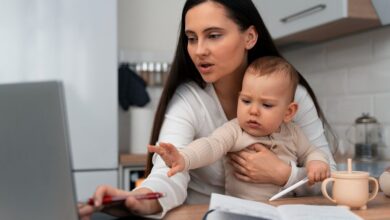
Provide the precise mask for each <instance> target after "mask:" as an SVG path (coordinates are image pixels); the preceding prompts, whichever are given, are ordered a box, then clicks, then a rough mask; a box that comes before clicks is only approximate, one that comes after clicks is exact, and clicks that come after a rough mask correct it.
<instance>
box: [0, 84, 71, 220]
mask: <svg viewBox="0 0 390 220" xmlns="http://www.w3.org/2000/svg"><path fill="white" fill-rule="evenodd" d="M65 109H66V108H65V100H64V92H63V86H62V84H61V82H57V81H50V82H31V83H16V84H2V85H0V219H15V220H24V219H40V220H53V219H58V220H75V219H78V215H77V203H76V195H75V187H74V181H73V175H72V166H71V164H72V163H71V159H70V156H71V154H70V146H69V144H70V141H69V135H68V126H67V117H66V112H65Z"/></svg>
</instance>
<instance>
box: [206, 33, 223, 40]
mask: <svg viewBox="0 0 390 220" xmlns="http://www.w3.org/2000/svg"><path fill="white" fill-rule="evenodd" d="M221 36H222V35H221V34H210V35H209V38H210V39H218V38H220V37H221Z"/></svg>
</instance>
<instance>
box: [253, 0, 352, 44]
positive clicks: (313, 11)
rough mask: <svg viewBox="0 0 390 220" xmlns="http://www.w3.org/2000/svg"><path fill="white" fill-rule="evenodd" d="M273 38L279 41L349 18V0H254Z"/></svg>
mask: <svg viewBox="0 0 390 220" xmlns="http://www.w3.org/2000/svg"><path fill="white" fill-rule="evenodd" d="M253 2H254V4H255V5H256V7H257V9H258V10H259V12H260V15H261V17H262V18H263V20H264V22H265V24H266V26H267V28H268V30H269V31H270V34H271V36H272V37H273V38H274V39H279V38H282V37H285V36H288V35H291V34H294V33H297V32H300V31H304V30H307V29H310V28H313V27H316V26H320V25H323V24H326V23H328V22H332V21H335V20H338V19H341V18H344V17H347V15H348V14H347V12H348V8H347V7H348V1H347V0H337V1H329V0H294V1H286V0H254V1H253Z"/></svg>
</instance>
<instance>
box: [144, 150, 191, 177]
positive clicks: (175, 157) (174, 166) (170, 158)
mask: <svg viewBox="0 0 390 220" xmlns="http://www.w3.org/2000/svg"><path fill="white" fill-rule="evenodd" d="M148 151H149V152H151V153H156V154H158V155H160V157H161V158H162V159H163V160H164V162H165V164H166V165H167V166H168V167H170V168H171V169H170V170H169V171H168V176H173V175H175V174H176V173H177V172H180V171H183V170H184V167H185V162H184V158H183V156H182V155H181V154H180V153H179V151H178V150H177V148H176V147H175V146H173V145H172V144H169V143H161V142H160V143H159V146H154V145H148Z"/></svg>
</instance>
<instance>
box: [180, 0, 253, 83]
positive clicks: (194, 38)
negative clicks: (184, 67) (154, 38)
mask: <svg viewBox="0 0 390 220" xmlns="http://www.w3.org/2000/svg"><path fill="white" fill-rule="evenodd" d="M248 30H249V29H248ZM248 30H246V31H241V30H240V27H239V26H238V25H237V24H236V23H235V22H234V21H233V20H231V19H230V18H229V17H228V16H227V11H226V10H225V8H224V6H222V5H220V4H218V3H215V2H212V1H207V2H204V3H201V4H199V5H197V6H195V7H193V8H191V9H190V10H189V11H188V12H187V14H186V16H185V33H186V36H187V38H188V45H187V49H188V53H189V55H190V57H191V59H192V61H193V62H194V64H195V66H196V68H197V69H198V71H199V73H200V74H201V76H202V78H203V80H204V81H206V82H208V83H214V82H217V81H218V80H220V79H221V78H223V77H225V76H228V75H232V74H243V70H244V69H245V68H246V66H247V49H248V42H247V41H248V39H247V38H248V32H249V31H248ZM252 31H253V29H252Z"/></svg>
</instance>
